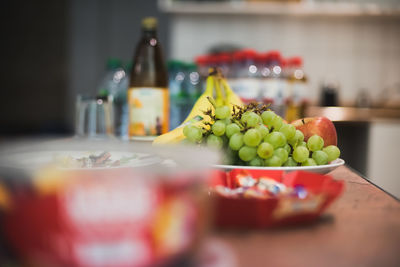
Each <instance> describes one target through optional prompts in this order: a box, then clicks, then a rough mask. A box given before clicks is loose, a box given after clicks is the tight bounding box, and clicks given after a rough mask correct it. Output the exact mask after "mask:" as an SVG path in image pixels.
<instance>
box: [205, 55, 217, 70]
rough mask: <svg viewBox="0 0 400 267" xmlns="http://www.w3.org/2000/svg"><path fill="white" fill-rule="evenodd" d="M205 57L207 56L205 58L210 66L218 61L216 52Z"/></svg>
mask: <svg viewBox="0 0 400 267" xmlns="http://www.w3.org/2000/svg"><path fill="white" fill-rule="evenodd" d="M207 58H208V59H207V62H208V65H210V66H214V67H215V66H216V65H217V64H218V63H219V61H218V56H217V55H216V54H211V55H208V57H207Z"/></svg>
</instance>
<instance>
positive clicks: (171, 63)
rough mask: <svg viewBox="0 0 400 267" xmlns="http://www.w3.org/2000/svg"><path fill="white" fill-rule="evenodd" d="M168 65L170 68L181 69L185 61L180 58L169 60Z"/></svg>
mask: <svg viewBox="0 0 400 267" xmlns="http://www.w3.org/2000/svg"><path fill="white" fill-rule="evenodd" d="M167 67H168V69H181V68H182V67H183V62H182V61H180V60H169V61H168V63H167Z"/></svg>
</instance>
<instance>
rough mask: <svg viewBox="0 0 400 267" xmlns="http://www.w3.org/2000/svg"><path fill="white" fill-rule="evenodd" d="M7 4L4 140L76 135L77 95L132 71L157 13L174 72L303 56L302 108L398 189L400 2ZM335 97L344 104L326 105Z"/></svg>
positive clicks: (0, 120)
mask: <svg viewBox="0 0 400 267" xmlns="http://www.w3.org/2000/svg"><path fill="white" fill-rule="evenodd" d="M1 6H2V11H3V12H2V16H1V18H0V19H1V23H0V25H1V34H2V42H1V46H2V49H1V50H0V51H1V53H2V55H1V59H2V64H1V72H0V75H1V82H2V89H1V90H2V92H3V93H2V95H3V98H2V104H1V105H0V112H1V114H2V116H1V117H0V136H3V137H5V138H9V137H15V136H26V135H60V136H64V135H71V134H73V131H74V115H75V99H76V95H77V94H78V93H87V94H96V93H97V92H98V90H99V86H100V83H101V82H102V80H103V79H104V75H105V74H106V65H107V61H109V59H118V60H119V62H120V63H119V62H118V61H117V62H118V63H117V65H119V64H120V66H122V67H125V68H126V69H129V66H130V62H131V60H132V57H133V52H134V49H135V46H136V43H137V41H138V40H139V37H140V22H141V20H142V18H143V17H145V16H155V17H156V18H157V19H158V22H159V27H158V35H159V39H160V41H161V44H162V47H163V49H164V54H165V58H166V59H168V60H169V61H170V64H169V67H170V68H171V67H173V66H175V67H176V66H180V67H182V66H183V65H182V62H185V64H184V66H186V67H188V66H189V67H188V68H189V69H190V68H192V69H193V64H188V63H193V62H195V61H196V58H197V59H199V58H198V56H200V55H206V54H210V53H211V52H215V51H224V50H232V49H254V50H255V51H258V52H263V53H264V52H266V51H271V50H275V51H276V50H277V51H280V53H281V54H282V55H283V56H284V57H288V58H289V57H293V56H300V57H301V58H302V59H303V62H304V72H305V73H306V75H307V77H308V85H307V86H308V92H309V93H308V98H309V101H310V106H312V107H311V108H309V109H308V110H307V113H306V115H308V116H327V117H329V118H331V119H332V120H333V121H334V122H335V125H336V127H337V130H338V135H339V147H340V148H341V150H342V152H343V154H342V157H343V158H344V159H345V160H346V161H347V162H348V163H349V164H350V166H351V167H353V168H354V169H356V170H357V171H359V172H360V173H362V174H363V175H366V176H367V177H370V178H371V179H372V181H373V182H375V183H377V184H378V185H380V186H381V187H383V188H384V189H385V190H388V191H389V192H391V193H393V194H396V195H397V196H400V180H399V179H398V177H397V172H398V170H397V156H398V153H399V151H400V141H399V140H400V1H399V0H349V1H344V0H343V1H338V0H302V1H300V0H299V1H289V0H287V1H279V0H276V1H272V0H268V1H262V0H258V1H257V0H247V1H246V0H242V1H241V0H230V1H229V0H225V1H223V0H219V1H217V0H215V1H211V0H207V1H200V0H198V1H195V0H190V1H183V0H181V1H173V0H159V1H156V0H147V1H139V0H118V1H106V0H85V1H80V0H70V1H68V0H59V1H50V0H42V1H7V0H6V1H2V4H1ZM171 60H175V61H174V62H171ZM176 61H179V62H178V63H177V62H176ZM109 62H110V61H109ZM114 62H115V61H114ZM197 63H199V60H197ZM195 71H196V69H195ZM170 73H171V72H170ZM324 93H325V95H324ZM327 93H330V94H333V95H334V96H335V97H336V98H334V99H336V100H335V101H333V102H331V103H328V104H329V105H336V106H337V107H321V106H322V105H323V104H327V103H326V101H325V102H324V100H326V99H325V98H326V97H327V95H326V94H327ZM324 96H325V98H324ZM0 138H1V137H0Z"/></svg>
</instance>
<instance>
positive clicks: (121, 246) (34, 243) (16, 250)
mask: <svg viewBox="0 0 400 267" xmlns="http://www.w3.org/2000/svg"><path fill="white" fill-rule="evenodd" d="M0 151H1V152H0V189H1V190H0V191H1V193H2V197H3V200H4V199H6V200H5V201H1V202H0V212H1V215H2V217H1V218H2V224H1V226H2V230H3V231H2V233H3V234H4V236H2V237H1V238H2V240H3V241H5V244H2V245H5V246H6V248H7V249H10V250H12V254H15V255H16V259H13V260H18V259H24V263H25V264H28V265H37V266H155V265H157V266H165V265H168V264H171V265H168V266H172V265H174V264H175V262H180V259H182V258H191V257H193V255H194V254H195V253H196V251H197V248H198V246H199V244H200V243H201V240H202V237H203V235H204V232H205V230H206V225H207V224H206V221H207V219H208V217H209V216H208V208H207V207H208V205H207V201H208V199H209V198H208V195H207V194H206V193H205V190H204V188H203V186H204V185H205V181H206V180H207V179H208V177H210V166H211V165H212V164H215V163H216V162H217V159H218V156H217V155H216V154H215V153H213V152H210V151H207V150H203V149H198V148H196V149H192V148H190V147H174V149H171V148H170V147H166V148H165V147H164V148H162V147H153V146H151V145H145V144H143V143H136V144H135V143H134V144H126V143H123V142H116V141H115V142H112V141H107V142H106V141H101V142H99V141H88V140H86V141H82V140H61V141H42V142H23V143H12V144H8V145H7V146H4V145H3V146H2V147H1V150H0ZM17 265H18V264H17Z"/></svg>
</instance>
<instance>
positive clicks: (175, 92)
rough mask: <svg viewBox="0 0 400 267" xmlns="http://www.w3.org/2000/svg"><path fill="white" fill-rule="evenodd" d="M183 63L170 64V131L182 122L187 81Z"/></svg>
mask: <svg viewBox="0 0 400 267" xmlns="http://www.w3.org/2000/svg"><path fill="white" fill-rule="evenodd" d="M185 75H186V74H185V72H184V69H183V62H181V61H178V60H171V61H169V62H168V77H169V97H170V117H169V120H170V129H171V130H172V129H175V128H176V127H177V126H179V124H180V123H181V122H182V120H181V118H182V105H183V103H184V98H185V97H184V94H183V83H184V80H185Z"/></svg>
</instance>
